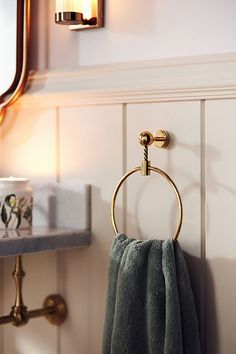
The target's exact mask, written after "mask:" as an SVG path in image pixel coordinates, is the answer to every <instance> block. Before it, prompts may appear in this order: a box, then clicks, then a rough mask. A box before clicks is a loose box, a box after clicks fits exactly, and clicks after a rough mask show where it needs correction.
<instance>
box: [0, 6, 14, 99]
mask: <svg viewBox="0 0 236 354" xmlns="http://www.w3.org/2000/svg"><path fill="white" fill-rule="evenodd" d="M16 28H17V0H0V38H1V39H0V43H1V55H0V96H2V94H3V93H5V92H6V91H7V90H8V89H9V88H10V87H11V85H12V83H13V81H14V78H15V75H16V66H17V63H16V60H17V59H16V58H17V56H16V48H17V43H16V42H17V30H16Z"/></svg>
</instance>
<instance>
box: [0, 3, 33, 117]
mask: <svg viewBox="0 0 236 354" xmlns="http://www.w3.org/2000/svg"><path fill="white" fill-rule="evenodd" d="M22 17H23V21H22ZM29 32H30V0H18V1H17V33H18V35H17V68H16V75H15V79H14V82H13V83H12V85H11V87H10V88H9V89H8V90H7V92H5V93H4V94H3V95H2V96H1V97H0V123H1V122H2V120H3V117H4V114H5V111H6V109H7V108H8V107H9V106H10V105H12V104H13V103H14V102H15V101H16V100H17V99H18V98H19V97H20V95H21V94H22V92H23V90H24V88H25V85H26V82H27V76H28V53H29ZM21 34H22V37H21V36H20V35H21ZM8 95H9V96H8Z"/></svg>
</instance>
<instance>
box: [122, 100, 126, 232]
mask: <svg viewBox="0 0 236 354" xmlns="http://www.w3.org/2000/svg"><path fill="white" fill-rule="evenodd" d="M122 108H123V112H122V113H123V120H122V123H123V144H122V148H123V149H122V150H123V166H122V170H123V171H122V173H123V174H125V173H126V171H127V104H126V103H124V104H123V106H122ZM123 230H124V231H123V232H124V233H127V186H126V183H124V185H123Z"/></svg>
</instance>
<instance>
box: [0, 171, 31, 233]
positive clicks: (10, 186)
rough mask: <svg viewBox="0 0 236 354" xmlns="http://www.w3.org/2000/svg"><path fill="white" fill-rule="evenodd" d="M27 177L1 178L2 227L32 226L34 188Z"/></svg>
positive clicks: (28, 227)
mask: <svg viewBox="0 0 236 354" xmlns="http://www.w3.org/2000/svg"><path fill="white" fill-rule="evenodd" d="M28 182H29V181H28V179H26V178H13V177H9V178H0V229H9V230H22V229H30V228H31V226H32V209H33V198H32V188H31V187H30V186H29V184H28Z"/></svg>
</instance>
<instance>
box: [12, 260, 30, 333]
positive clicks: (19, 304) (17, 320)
mask: <svg viewBox="0 0 236 354" xmlns="http://www.w3.org/2000/svg"><path fill="white" fill-rule="evenodd" d="M12 275H13V277H14V279H15V285H16V298H15V304H14V306H13V307H12V310H11V313H10V316H11V317H12V318H13V322H12V324H13V325H14V326H16V327H20V326H23V325H25V324H26V323H27V322H28V321H29V315H28V311H27V307H26V306H25V305H24V302H23V297H22V285H23V278H24V276H25V272H24V270H23V267H22V258H21V256H16V262H15V269H14V271H13V273H12Z"/></svg>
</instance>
